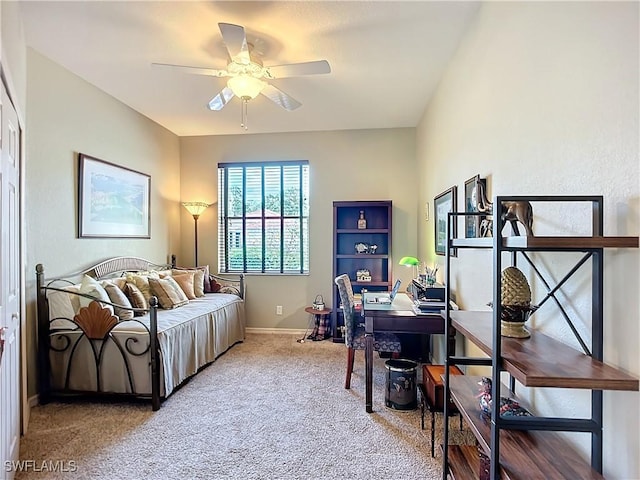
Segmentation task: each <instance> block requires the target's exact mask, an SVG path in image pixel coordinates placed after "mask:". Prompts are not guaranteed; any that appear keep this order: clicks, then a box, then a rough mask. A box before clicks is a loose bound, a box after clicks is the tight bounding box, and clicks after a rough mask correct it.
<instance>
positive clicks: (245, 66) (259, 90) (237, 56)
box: [152, 23, 331, 130]
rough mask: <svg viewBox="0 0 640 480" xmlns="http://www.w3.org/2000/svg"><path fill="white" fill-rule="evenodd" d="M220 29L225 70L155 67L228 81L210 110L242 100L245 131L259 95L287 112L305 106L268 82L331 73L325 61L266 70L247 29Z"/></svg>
mask: <svg viewBox="0 0 640 480" xmlns="http://www.w3.org/2000/svg"><path fill="white" fill-rule="evenodd" d="M218 27H220V33H221V34H222V39H223V41H224V44H225V46H226V47H227V52H228V53H229V58H228V61H227V68H226V69H225V70H217V69H213V68H201V67H189V66H186V65H170V64H166V63H153V64H152V65H153V66H155V67H161V68H170V69H173V70H176V69H177V70H181V71H183V72H185V73H193V74H196V75H209V76H212V77H229V80H227V86H226V87H224V88H223V89H222V91H220V93H218V94H217V95H216V96H215V97H213V98H212V99H211V101H210V102H209V104H208V106H209V109H211V110H222V109H223V108H224V106H225V105H226V104H227V103H229V102H230V101H231V99H232V98H233V97H234V96H235V97H239V98H240V99H241V100H242V122H241V123H240V125H241V126H242V127H243V128H244V129H245V130H246V129H247V103H248V102H249V100H251V99H254V98H255V97H257V96H258V95H259V94H262V95H264V96H265V97H267V98H268V99H269V100H271V101H272V102H274V103H276V104H277V105H280V106H281V107H282V108H284V109H285V110H288V111H291V110H295V109H296V108H298V107H300V106H301V105H302V104H301V103H300V102H299V101H298V100H296V99H295V98H293V97H291V96H290V95H287V94H286V93H284V92H283V91H282V90H280V89H278V88H276V87H275V86H273V85H272V84H270V83H268V82H267V80H274V79H278V78H286V77H296V76H301V75H317V74H322V73H330V72H331V67H330V65H329V62H327V61H326V60H316V61H312V62H303V63H290V64H285V65H273V66H270V67H265V66H264V65H263V64H262V60H261V59H260V57H259V56H258V54H257V53H256V52H254V49H253V45H252V44H251V43H249V42H247V36H246V33H245V31H244V27H242V26H240V25H233V24H231V23H218Z"/></svg>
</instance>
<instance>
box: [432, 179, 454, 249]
mask: <svg viewBox="0 0 640 480" xmlns="http://www.w3.org/2000/svg"><path fill="white" fill-rule="evenodd" d="M457 196H458V188H457V187H456V186H455V185H454V186H453V187H451V188H449V189H447V190H445V191H444V192H442V193H441V194H439V195H437V196H436V197H435V198H434V199H433V212H434V224H435V237H434V239H435V249H436V255H444V254H445V251H446V248H447V221H448V215H447V214H448V213H449V212H455V211H456V208H457V205H456V204H457V201H456V198H457ZM457 223H458V222H457V221H455V220H454V221H453V222H452V228H453V232H452V236H453V237H456V236H457V233H458V232H457ZM451 256H452V257H455V256H456V250H455V249H451Z"/></svg>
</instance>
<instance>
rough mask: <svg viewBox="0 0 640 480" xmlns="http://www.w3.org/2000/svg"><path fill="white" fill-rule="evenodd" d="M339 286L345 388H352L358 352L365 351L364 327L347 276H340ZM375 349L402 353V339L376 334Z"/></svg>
mask: <svg viewBox="0 0 640 480" xmlns="http://www.w3.org/2000/svg"><path fill="white" fill-rule="evenodd" d="M334 282H335V284H336V285H337V286H338V292H339V293H340V300H341V302H342V311H343V313H344V327H345V328H344V343H345V344H346V345H347V348H348V350H347V378H346V379H345V381H344V388H346V389H349V388H351V373H352V372H353V361H354V359H355V351H356V350H364V347H365V342H364V325H363V324H362V320H360V315H356V313H355V303H354V300H353V288H352V287H351V280H350V279H349V276H348V275H347V274H342V275H339V276H337V277H336V278H335V280H334ZM373 349H374V350H375V351H376V352H389V353H393V354H399V353H400V339H399V338H398V337H397V336H396V335H394V334H393V333H386V332H380V333H374V336H373Z"/></svg>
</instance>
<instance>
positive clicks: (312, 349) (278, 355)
mask: <svg viewBox="0 0 640 480" xmlns="http://www.w3.org/2000/svg"><path fill="white" fill-rule="evenodd" d="M375 362H376V363H375V367H374V377H375V378H374V410H375V411H374V413H373V414H367V413H366V412H365V408H364V356H363V352H357V354H356V364H355V372H354V375H353V379H352V388H351V390H350V391H349V390H345V389H344V388H343V387H344V374H345V368H346V348H345V346H344V345H342V344H334V343H332V342H331V341H330V340H325V341H322V342H309V341H307V342H305V343H297V342H296V337H295V336H292V335H258V334H250V335H248V337H247V339H246V341H245V342H244V343H242V344H238V345H236V346H234V347H233V348H232V349H231V350H229V351H228V352H227V353H226V354H224V355H223V356H222V357H220V358H219V359H218V360H216V362H214V363H213V364H212V365H210V366H209V367H207V368H205V369H204V370H202V371H201V372H200V373H199V374H198V375H196V376H195V377H194V378H192V379H191V380H190V381H189V382H188V383H187V384H185V385H184V386H183V387H182V388H181V389H179V390H178V391H177V392H175V393H174V394H173V395H172V396H171V397H169V399H168V400H167V401H165V402H164V403H163V404H162V407H161V408H160V410H159V411H158V412H155V413H154V412H152V411H151V407H150V405H149V404H145V403H140V404H138V403H122V404H120V403H117V404H114V403H78V402H76V403H52V404H49V405H46V406H40V407H36V408H34V409H33V410H32V413H31V421H30V425H29V432H28V434H27V435H26V436H25V437H24V438H23V439H22V443H21V448H20V459H21V460H33V461H35V465H36V468H33V467H31V468H29V471H26V472H21V473H18V474H17V475H16V478H18V479H43V478H51V479H57V478H73V479H80V478H81V479H109V480H114V479H163V480H164V479H236V478H237V479H243V480H245V479H269V480H271V479H316V478H317V479H334V478H336V479H337V478H340V479H367V480H368V479H372V478H378V479H394V480H395V479H402V480H411V479H419V478H420V479H425V478H426V479H439V478H441V477H442V474H441V458H440V457H439V456H438V455H437V454H436V458H435V459H432V458H431V456H430V452H429V445H430V439H429V433H428V430H424V431H422V430H421V429H420V410H419V409H417V410H413V411H397V410H392V409H388V408H386V407H385V406H384V384H385V373H386V370H385V368H384V360H383V359H380V358H377V355H376V359H375ZM451 425H452V427H453V426H454V425H457V421H455V420H454V421H452V424H451ZM452 430H453V431H454V434H455V432H456V431H457V428H452ZM43 461H44V462H45V470H46V462H49V463H48V465H52V463H51V462H54V463H53V465H54V466H55V465H56V464H55V462H59V463H58V464H57V465H58V466H59V467H61V468H62V469H64V470H70V469H74V468H75V469H76V471H75V472H46V471H40V472H36V471H35V470H42V468H41V467H42V463H41V462H43ZM70 467H72V468H70Z"/></svg>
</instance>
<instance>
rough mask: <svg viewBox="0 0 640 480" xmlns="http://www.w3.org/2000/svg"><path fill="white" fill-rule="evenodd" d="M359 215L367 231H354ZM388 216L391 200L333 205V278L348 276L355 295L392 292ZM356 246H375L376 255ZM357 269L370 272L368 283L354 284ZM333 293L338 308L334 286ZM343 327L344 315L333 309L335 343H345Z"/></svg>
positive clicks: (389, 219) (356, 282)
mask: <svg viewBox="0 0 640 480" xmlns="http://www.w3.org/2000/svg"><path fill="white" fill-rule="evenodd" d="M361 211H362V212H364V218H365V220H366V222H367V228H364V229H360V228H357V226H358V219H359V216H360V212H361ZM391 213H392V203H391V200H374V201H336V202H333V278H335V277H337V276H338V275H341V274H343V273H346V274H348V275H349V278H350V280H351V286H352V287H353V292H354V293H356V294H358V293H361V292H362V290H363V289H366V290H373V291H388V290H391V285H392V284H393V278H392V263H391V261H392V259H391V231H392V224H391V218H392V215H391ZM356 243H364V244H368V245H373V244H375V245H377V250H376V253H373V254H370V253H357V252H356V250H355V244H356ZM360 269H367V270H369V272H370V273H371V281H370V282H358V281H356V278H357V277H356V272H357V271H358V270H360ZM332 281H333V279H332ZM332 291H333V304H334V305H340V295H339V294H338V288H337V287H336V286H335V285H333V290H332ZM343 327H344V315H343V312H342V311H341V310H340V309H338V308H334V309H333V312H332V315H331V330H332V335H333V341H334V342H344V338H343V335H342V329H343Z"/></svg>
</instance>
